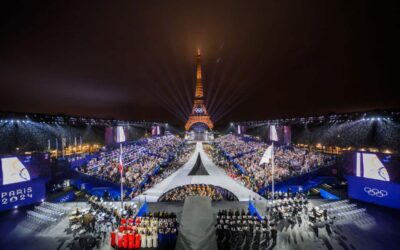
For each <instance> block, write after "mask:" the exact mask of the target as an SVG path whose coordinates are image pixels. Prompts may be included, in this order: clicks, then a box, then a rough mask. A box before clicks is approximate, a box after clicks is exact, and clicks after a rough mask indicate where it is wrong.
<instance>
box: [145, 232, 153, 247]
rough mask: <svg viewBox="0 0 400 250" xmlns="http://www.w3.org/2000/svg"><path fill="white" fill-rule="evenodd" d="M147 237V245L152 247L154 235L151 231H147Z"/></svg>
mask: <svg viewBox="0 0 400 250" xmlns="http://www.w3.org/2000/svg"><path fill="white" fill-rule="evenodd" d="M146 237H147V243H146V245H147V247H148V248H152V247H153V237H152V236H151V233H150V231H148V232H147V235H146Z"/></svg>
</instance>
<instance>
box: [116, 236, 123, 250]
mask: <svg viewBox="0 0 400 250" xmlns="http://www.w3.org/2000/svg"><path fill="white" fill-rule="evenodd" d="M123 236H124V235H123V234H122V232H118V239H117V241H118V248H122V247H123Z"/></svg>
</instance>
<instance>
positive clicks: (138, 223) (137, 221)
mask: <svg viewBox="0 0 400 250" xmlns="http://www.w3.org/2000/svg"><path fill="white" fill-rule="evenodd" d="M135 223H136V226H139V225H140V217H136V221H135Z"/></svg>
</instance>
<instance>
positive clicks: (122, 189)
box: [120, 142, 124, 214]
mask: <svg viewBox="0 0 400 250" xmlns="http://www.w3.org/2000/svg"><path fill="white" fill-rule="evenodd" d="M120 159H121V162H120V164H121V166H120V168H121V171H120V173H121V210H123V209H124V186H123V185H122V171H123V169H124V168H123V166H122V142H121V144H120ZM121 214H122V212H121Z"/></svg>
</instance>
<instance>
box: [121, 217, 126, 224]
mask: <svg viewBox="0 0 400 250" xmlns="http://www.w3.org/2000/svg"><path fill="white" fill-rule="evenodd" d="M121 224H122V225H124V226H125V224H126V218H122V219H121Z"/></svg>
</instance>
